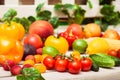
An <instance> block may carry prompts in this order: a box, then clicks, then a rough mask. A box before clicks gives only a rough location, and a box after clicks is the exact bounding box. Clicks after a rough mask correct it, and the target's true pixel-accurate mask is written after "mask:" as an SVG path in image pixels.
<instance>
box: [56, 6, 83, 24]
mask: <svg viewBox="0 0 120 80" xmlns="http://www.w3.org/2000/svg"><path fill="white" fill-rule="evenodd" d="M54 8H55V10H56V11H59V12H62V13H64V14H65V15H67V17H68V22H69V23H70V24H71V23H78V24H80V23H82V21H83V19H84V15H85V10H84V9H82V8H81V7H80V6H79V5H77V4H55V6H54Z"/></svg>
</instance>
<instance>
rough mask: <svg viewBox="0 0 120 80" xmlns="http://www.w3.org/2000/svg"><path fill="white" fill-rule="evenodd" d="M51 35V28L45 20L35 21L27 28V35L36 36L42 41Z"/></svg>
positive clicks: (52, 29) (52, 30) (52, 31)
mask: <svg viewBox="0 0 120 80" xmlns="http://www.w3.org/2000/svg"><path fill="white" fill-rule="evenodd" d="M53 33H54V28H53V26H52V25H51V24H50V23H49V22H48V21H45V20H38V21H35V22H33V23H32V24H31V25H30V27H29V34H38V35H39V36H40V37H41V38H42V39H43V40H45V39H46V38H47V37H48V36H49V35H52V34H53Z"/></svg>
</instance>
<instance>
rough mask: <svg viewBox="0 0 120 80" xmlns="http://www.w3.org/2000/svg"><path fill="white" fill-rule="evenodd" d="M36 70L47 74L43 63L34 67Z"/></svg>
mask: <svg viewBox="0 0 120 80" xmlns="http://www.w3.org/2000/svg"><path fill="white" fill-rule="evenodd" d="M34 68H36V69H38V70H39V71H40V73H44V72H46V66H45V65H44V64H42V63H39V64H36V65H34Z"/></svg>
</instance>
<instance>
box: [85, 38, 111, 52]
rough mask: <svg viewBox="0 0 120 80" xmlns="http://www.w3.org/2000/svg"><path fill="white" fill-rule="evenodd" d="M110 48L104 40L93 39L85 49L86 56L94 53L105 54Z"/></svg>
mask: <svg viewBox="0 0 120 80" xmlns="http://www.w3.org/2000/svg"><path fill="white" fill-rule="evenodd" d="M109 48H110V46H109V44H108V42H107V41H106V40H104V39H103V38H95V39H93V40H92V41H91V42H90V43H89V44H88V47H87V50H86V51H87V53H88V54H95V53H107V51H108V50H109Z"/></svg>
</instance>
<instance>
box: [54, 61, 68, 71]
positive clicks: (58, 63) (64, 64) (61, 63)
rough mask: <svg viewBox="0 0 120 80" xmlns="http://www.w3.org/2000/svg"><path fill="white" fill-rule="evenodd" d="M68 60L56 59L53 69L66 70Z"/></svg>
mask: <svg viewBox="0 0 120 80" xmlns="http://www.w3.org/2000/svg"><path fill="white" fill-rule="evenodd" d="M67 65H68V61H67V60H66V59H57V60H56V61H55V69H56V70H57V71H60V72H63V71H66V70H67Z"/></svg>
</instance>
